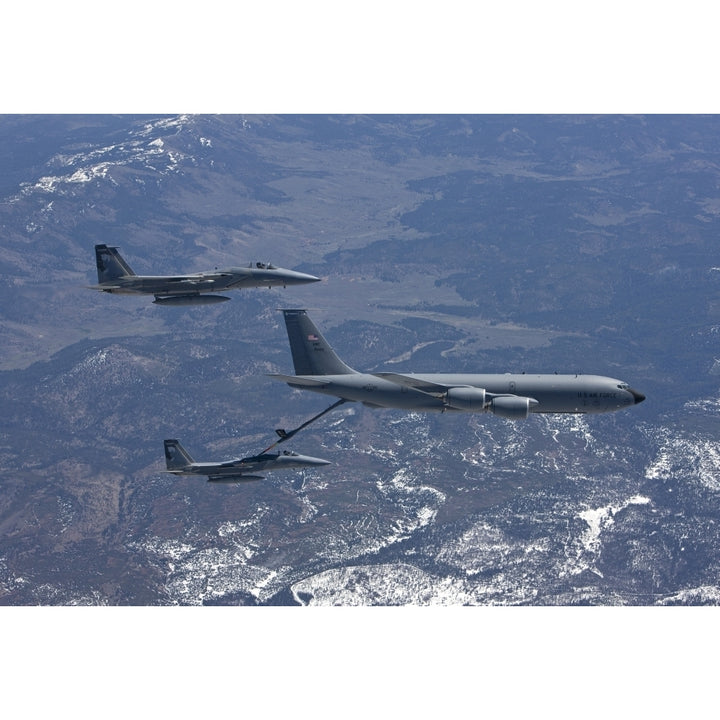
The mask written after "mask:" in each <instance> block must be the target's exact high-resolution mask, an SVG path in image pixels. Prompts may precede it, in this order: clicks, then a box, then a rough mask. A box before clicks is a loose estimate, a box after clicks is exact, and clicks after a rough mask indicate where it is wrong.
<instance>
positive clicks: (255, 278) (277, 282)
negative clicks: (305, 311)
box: [90, 245, 320, 305]
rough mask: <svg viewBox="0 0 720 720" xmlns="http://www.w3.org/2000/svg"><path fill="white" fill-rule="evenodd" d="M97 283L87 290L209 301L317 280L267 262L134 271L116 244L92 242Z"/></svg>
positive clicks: (160, 300) (162, 301)
mask: <svg viewBox="0 0 720 720" xmlns="http://www.w3.org/2000/svg"><path fill="white" fill-rule="evenodd" d="M95 260H96V263H97V272H98V284H97V285H92V286H91V287H90V289H91V290H101V291H102V292H106V293H120V294H123V295H137V294H141V295H154V296H155V300H153V302H154V303H157V304H158V305H211V304H214V303H220V302H224V301H225V300H229V299H230V298H229V297H226V296H224V295H208V294H207V293H215V292H222V291H226V290H236V289H241V288H251V287H273V286H282V287H286V286H288V285H304V284H306V283H314V282H318V281H319V280H320V278H317V277H315V276H314V275H306V274H305V273H301V272H296V271H294V270H285V269H283V268H278V267H275V266H274V265H272V264H268V263H261V262H258V263H255V265H252V264H250V265H249V266H248V267H231V268H226V269H225V270H208V271H206V272H199V273H193V274H191V275H136V274H135V273H134V272H133V271H132V269H131V268H130V266H129V265H128V264H127V262H126V261H125V260H124V258H123V257H122V256H121V255H120V253H119V252H118V250H117V248H116V247H111V246H109V245H96V246H95Z"/></svg>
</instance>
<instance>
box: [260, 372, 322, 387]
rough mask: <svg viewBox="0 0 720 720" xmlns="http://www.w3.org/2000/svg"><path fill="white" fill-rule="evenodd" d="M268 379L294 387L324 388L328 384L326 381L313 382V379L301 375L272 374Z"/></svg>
mask: <svg viewBox="0 0 720 720" xmlns="http://www.w3.org/2000/svg"><path fill="white" fill-rule="evenodd" d="M268 377H271V378H275V380H280V381H281V382H286V383H288V385H295V386H296V387H308V388H310V387H326V386H328V385H329V384H330V383H329V382H328V381H327V380H315V379H314V378H310V377H306V376H303V375H280V374H279V373H273V374H270V375H268Z"/></svg>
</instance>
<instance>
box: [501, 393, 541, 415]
mask: <svg viewBox="0 0 720 720" xmlns="http://www.w3.org/2000/svg"><path fill="white" fill-rule="evenodd" d="M537 404H538V402H537V400H533V399H532V398H529V397H521V396H519V395H501V396H500V397H496V398H493V399H492V400H491V401H490V412H491V413H494V414H495V415H499V416H500V417H502V418H506V419H507V420H525V419H526V418H527V417H528V416H529V415H530V408H531V407H532V406H533V405H537Z"/></svg>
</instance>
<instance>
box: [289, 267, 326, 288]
mask: <svg viewBox="0 0 720 720" xmlns="http://www.w3.org/2000/svg"><path fill="white" fill-rule="evenodd" d="M283 280H284V281H285V284H286V285H304V284H305V283H315V282H320V278H319V277H315V276H314V275H309V274H308V273H301V272H297V270H288V271H287V272H286V273H285V274H284V275H283Z"/></svg>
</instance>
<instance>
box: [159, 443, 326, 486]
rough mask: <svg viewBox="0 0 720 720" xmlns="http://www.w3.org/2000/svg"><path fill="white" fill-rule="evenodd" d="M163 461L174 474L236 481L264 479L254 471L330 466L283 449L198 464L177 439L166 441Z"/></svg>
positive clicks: (210, 479) (316, 459)
mask: <svg viewBox="0 0 720 720" xmlns="http://www.w3.org/2000/svg"><path fill="white" fill-rule="evenodd" d="M165 464H166V466H167V471H168V472H171V473H173V474H174V475H207V476H208V481H209V482H221V483H239V482H247V481H248V480H264V479H265V477H264V475H256V474H255V473H257V472H262V471H265V472H270V471H271V470H299V469H300V468H305V467H321V466H322V465H330V462H328V461H327V460H322V459H321V458H316V457H310V456H309V455H298V454H297V453H294V452H290V451H287V450H286V451H285V452H282V453H262V454H260V455H253V456H251V457H246V458H242V459H238V460H228V461H226V462H219V463H212V462H202V463H199V462H195V461H194V460H193V459H192V458H191V457H190V455H189V454H188V452H187V450H185V448H184V447H183V446H182V445H181V444H180V442H179V441H178V440H165Z"/></svg>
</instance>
